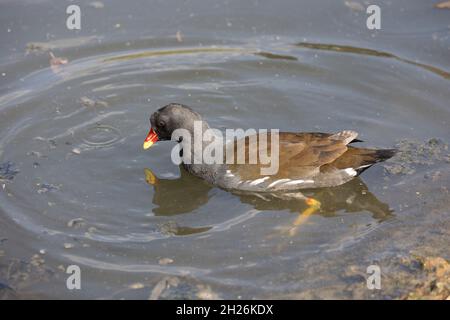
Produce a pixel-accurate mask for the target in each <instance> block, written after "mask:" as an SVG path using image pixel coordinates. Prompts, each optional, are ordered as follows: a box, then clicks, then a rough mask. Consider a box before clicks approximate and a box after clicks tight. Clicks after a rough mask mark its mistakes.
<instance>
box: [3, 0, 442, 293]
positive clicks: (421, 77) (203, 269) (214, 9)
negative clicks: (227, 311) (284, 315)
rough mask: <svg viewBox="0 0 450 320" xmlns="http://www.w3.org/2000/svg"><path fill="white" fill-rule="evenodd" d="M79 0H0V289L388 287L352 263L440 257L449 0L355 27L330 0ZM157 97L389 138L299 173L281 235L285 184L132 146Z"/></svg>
mask: <svg viewBox="0 0 450 320" xmlns="http://www.w3.org/2000/svg"><path fill="white" fill-rule="evenodd" d="M89 3H90V1H81V2H80V5H81V8H82V13H83V18H82V19H83V20H82V30H81V31H80V32H78V33H77V32H74V31H69V30H67V29H65V24H64V23H63V22H64V19H65V6H63V5H62V4H59V2H57V1H39V2H37V3H35V4H33V3H30V2H29V1H6V2H3V3H2V4H0V6H1V7H2V8H1V10H0V25H1V31H0V34H1V43H2V48H1V49H0V52H1V57H0V69H1V73H2V75H1V77H0V166H1V167H0V178H1V181H0V182H1V183H0V187H2V188H0V296H2V297H18V298H23V297H32V298H36V297H47V298H148V297H149V296H150V295H151V292H152V290H153V289H154V287H155V285H157V284H158V283H159V286H160V287H161V286H162V287H163V289H164V288H165V289H164V290H162V293H161V294H159V295H157V296H159V297H162V298H183V297H187V298H202V297H205V295H206V296H213V297H220V298H280V297H288V298H310V297H322V298H323V297H338V298H352V297H366V298H367V297H375V298H377V297H396V296H397V295H399V294H401V293H402V292H403V291H404V290H406V288H403V287H398V286H396V285H395V284H394V283H395V280H392V279H391V280H392V281H391V282H386V284H385V288H386V290H385V291H383V290H381V291H380V292H376V293H374V292H371V291H369V290H367V289H365V280H364V277H361V275H360V273H361V270H362V272H363V274H364V272H365V270H366V267H367V266H368V265H370V264H372V263H378V264H380V266H381V268H382V270H383V272H386V273H389V270H390V269H389V267H390V265H389V264H388V263H387V262H389V261H391V260H392V259H394V258H395V257H398V256H402V255H408V254H410V252H411V251H414V250H415V251H414V252H418V253H422V254H429V253H430V252H432V253H433V254H437V255H441V256H443V257H446V258H450V254H449V252H448V248H447V244H448V239H449V237H450V234H449V232H448V230H450V229H449V228H447V227H448V225H449V223H448V221H449V218H450V212H449V209H448V208H449V205H450V202H449V194H448V187H449V186H450V183H449V181H450V170H449V150H448V147H447V145H446V143H447V142H448V141H449V139H450V123H449V122H450V107H449V101H450V90H449V87H450V59H449V57H450V50H449V48H450V29H449V23H450V10H447V11H445V10H437V9H434V8H433V7H432V6H431V5H430V4H428V3H426V2H423V1H395V2H393V3H391V2H388V1H379V3H380V6H381V8H382V14H383V16H382V30H380V31H378V32H372V31H369V30H367V29H366V27H365V19H366V15H365V13H364V12H359V11H355V10H352V9H351V8H349V7H347V6H345V5H344V1H331V0H330V1H302V2H300V3H299V2H298V1H282V2H281V3H280V4H277V5H276V6H275V7H274V6H273V2H272V3H271V2H265V1H255V2H248V3H242V2H241V1H208V2H201V1H189V2H183V3H182V4H179V3H177V2H176V1H160V2H159V1H155V2H154V3H149V2H147V1H134V2H131V3H128V2H127V3H126V4H125V2H123V1H108V2H105V4H104V8H94V7H93V6H92V5H89ZM61 21H63V22H61ZM177 31H179V32H180V33H179V34H178V36H176V34H177ZM27 49H28V53H27ZM48 50H51V51H52V52H53V53H54V54H55V55H56V56H58V57H66V58H67V59H68V61H69V62H68V63H67V64H64V65H60V66H57V67H55V68H53V69H52V68H50V66H49V54H48V52H47V51H48ZM169 102H181V103H184V104H187V105H190V106H192V107H194V108H195V109H196V110H197V111H199V112H200V113H202V114H203V115H204V117H205V118H206V120H207V121H208V122H209V123H210V124H211V125H212V126H215V127H218V128H221V129H224V128H239V127H243V128H249V127H253V128H280V129H282V130H284V131H325V132H326V131H330V132H332V131H336V130H342V129H354V130H356V131H359V132H360V137H361V138H362V139H363V140H365V141H367V142H365V143H364V144H365V145H367V146H376V147H392V146H394V145H397V146H399V147H401V148H402V150H403V151H404V152H403V154H402V155H400V156H399V157H397V158H396V159H393V160H392V161H391V163H388V164H386V168H387V169H386V168H385V166H383V165H377V166H375V167H373V168H371V169H370V170H368V171H366V172H365V173H364V174H363V175H362V177H361V179H356V180H354V181H352V182H350V183H348V184H345V185H343V186H340V187H336V188H330V189H321V190H311V191H307V192H306V193H307V194H308V195H311V196H314V197H315V198H317V199H318V200H320V201H321V203H322V208H321V210H320V212H318V213H317V214H314V215H312V216H311V217H310V219H309V220H308V221H307V223H306V224H304V225H302V226H301V227H300V228H299V230H297V231H298V232H297V234H296V235H294V236H290V235H289V234H287V233H286V232H285V229H286V228H288V227H289V226H291V225H292V223H293V222H294V221H295V219H296V218H297V216H298V213H299V212H300V211H301V210H303V209H305V204H304V203H303V202H300V201H286V200H281V199H262V198H258V197H252V196H248V195H237V194H231V193H228V192H225V191H223V190H220V189H217V188H213V187H211V186H209V185H207V184H206V183H205V182H203V181H201V180H199V179H197V178H195V177H192V176H189V175H188V174H187V173H185V172H180V170H179V168H178V167H176V166H175V165H173V164H172V163H171V161H170V151H171V148H172V146H173V145H172V144H171V143H159V144H158V145H157V146H155V147H153V148H152V149H151V150H149V151H148V152H144V151H143V150H142V141H143V138H144V137H145V134H146V133H147V131H148V126H149V123H148V117H149V115H150V114H151V113H152V112H153V111H154V110H155V109H157V108H158V107H160V106H163V105H165V104H167V103H169ZM405 139H406V141H408V142H403V143H402V144H399V141H400V140H405ZM430 139H431V141H430ZM414 141H417V142H414ZM150 172H152V173H153V174H154V175H155V176H156V177H157V183H154V181H153V184H149V183H148V182H149V181H148V180H149V177H151V174H150ZM3 186H4V187H3ZM427 244H429V246H427ZM72 264H76V265H79V266H80V268H81V270H82V289H81V290H78V291H69V290H67V288H66V285H65V280H66V277H67V275H66V274H65V273H64V269H65V268H66V267H67V266H68V265H72ZM384 267H385V269H383V268H384ZM355 269H358V270H359V272H360V273H352V272H353V271H354V270H355ZM349 270H350V271H349ZM352 270H353V271H352ZM355 274H356V276H355ZM358 275H359V276H358ZM167 277H171V278H167ZM389 279H390V278H389ZM136 283H138V284H136ZM133 284H134V285H133ZM141 284H142V285H141ZM130 286H131V287H130ZM153 294H154V295H155V294H156V293H155V291H154V292H153ZM154 297H155V296H154Z"/></svg>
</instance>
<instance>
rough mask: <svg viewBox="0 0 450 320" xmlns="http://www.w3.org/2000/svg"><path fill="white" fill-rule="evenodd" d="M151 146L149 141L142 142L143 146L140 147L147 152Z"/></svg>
mask: <svg viewBox="0 0 450 320" xmlns="http://www.w3.org/2000/svg"><path fill="white" fill-rule="evenodd" d="M152 145H153V142H151V141H146V142H144V144H143V145H142V148H144V150H147V149H148V148H150V147H151V146H152Z"/></svg>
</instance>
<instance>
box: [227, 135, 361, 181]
mask: <svg viewBox="0 0 450 320" xmlns="http://www.w3.org/2000/svg"><path fill="white" fill-rule="evenodd" d="M356 136H357V133H356V132H354V131H342V132H340V133H337V134H328V133H314V132H313V133H290V132H280V133H279V166H278V173H276V174H274V175H272V176H270V180H272V181H273V180H278V179H305V178H310V177H313V176H315V175H317V174H318V173H319V171H320V167H321V166H322V165H325V164H328V163H331V162H333V161H334V160H336V159H337V158H338V157H340V156H341V155H342V154H344V153H345V152H346V151H347V146H346V145H347V143H349V142H350V141H351V140H353V139H354V138H355V137H356ZM244 144H245V154H246V164H232V165H229V170H230V171H231V173H232V174H233V175H236V176H239V177H240V179H242V180H255V179H258V178H260V177H261V176H262V175H261V167H268V166H269V165H267V164H263V163H262V162H261V161H260V158H259V157H258V159H257V163H256V164H248V160H249V157H248V155H249V154H250V153H252V152H253V153H254V154H255V153H256V154H258V151H259V149H258V146H256V145H255V144H252V143H250V139H249V137H246V138H245V143H244ZM258 145H259V143H258ZM237 146H238V143H237V141H235V142H234V145H232V147H233V148H234V150H235V151H234V152H235V153H234V154H235V156H236V154H237ZM271 146H272V144H271V136H270V134H268V137H267V151H268V154H269V155H270V154H271V152H270V151H271ZM230 147H231V146H230ZM255 148H256V149H255Z"/></svg>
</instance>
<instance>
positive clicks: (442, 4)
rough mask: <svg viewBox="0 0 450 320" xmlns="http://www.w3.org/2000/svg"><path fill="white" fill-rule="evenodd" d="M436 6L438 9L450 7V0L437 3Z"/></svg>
mask: <svg viewBox="0 0 450 320" xmlns="http://www.w3.org/2000/svg"><path fill="white" fill-rule="evenodd" d="M434 7H435V8H438V9H450V1H444V2H440V3H438V4H435V5H434Z"/></svg>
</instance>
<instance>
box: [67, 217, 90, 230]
mask: <svg viewBox="0 0 450 320" xmlns="http://www.w3.org/2000/svg"><path fill="white" fill-rule="evenodd" d="M85 225H86V222H85V221H84V219H83V218H76V219H72V220H70V221H69V222H67V226H68V227H69V228H81V227H83V226H85Z"/></svg>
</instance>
